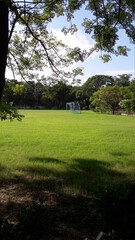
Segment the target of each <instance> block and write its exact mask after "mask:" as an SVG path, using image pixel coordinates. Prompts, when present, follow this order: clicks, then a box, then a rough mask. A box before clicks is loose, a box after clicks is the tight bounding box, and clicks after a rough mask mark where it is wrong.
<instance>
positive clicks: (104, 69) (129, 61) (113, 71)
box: [49, 9, 135, 83]
mask: <svg viewBox="0 0 135 240" xmlns="http://www.w3.org/2000/svg"><path fill="white" fill-rule="evenodd" d="M85 17H88V18H90V17H91V16H90V12H88V11H84V9H81V10H80V11H78V12H76V13H75V17H74V19H73V20H72V23H75V24H76V25H77V27H78V32H77V33H75V34H74V36H71V35H70V34H69V35H67V36H66V37H65V36H64V34H63V35H62V33H61V29H62V27H63V26H64V25H65V26H69V23H67V22H66V18H65V17H59V18H55V19H54V21H53V22H52V23H51V24H50V26H49V27H50V29H51V30H52V32H53V33H54V35H56V37H57V38H58V39H59V38H61V39H62V40H63V41H65V43H69V45H70V46H72V45H73V47H74V46H76V45H75V44H79V46H80V47H81V49H82V48H83V46H84V48H85V49H88V47H91V45H92V44H93V40H92V39H91V37H90V35H88V34H85V32H84V28H83V26H82V25H81V23H82V21H83V19H84V18H85ZM119 34H120V40H119V41H118V45H126V46H127V47H128V48H129V49H130V51H129V52H128V57H123V56H118V57H116V56H112V60H111V61H109V62H108V63H103V62H102V60H101V59H100V58H99V56H100V55H99V54H97V53H96V54H93V55H91V56H90V57H89V58H88V59H87V60H86V61H85V62H84V63H80V62H79V63H78V64H75V67H78V66H79V67H83V68H84V70H83V72H84V76H82V77H80V78H81V79H82V83H83V82H84V81H86V80H87V79H88V77H91V76H93V75H97V74H98V75H99V74H104V75H112V76H114V75H118V74H132V75H133V76H134V77H135V46H134V45H133V44H131V43H130V41H129V39H128V38H127V36H126V34H125V32H124V30H120V32H119ZM65 39H66V40H65Z"/></svg>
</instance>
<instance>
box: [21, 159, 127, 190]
mask: <svg viewBox="0 0 135 240" xmlns="http://www.w3.org/2000/svg"><path fill="white" fill-rule="evenodd" d="M30 162H31V164H29V165H28V166H26V167H25V166H24V167H23V168H22V169H21V170H22V171H23V172H24V173H25V174H26V175H28V176H31V177H32V178H33V183H34V182H35V183H36V180H34V179H35V177H37V178H38V179H39V182H41V184H43V182H44V179H45V182H46V181H51V178H55V183H54V184H53V188H54V191H55V187H56V189H57V190H58V188H59V184H60V182H61V184H60V188H59V190H60V192H61V191H63V188H64V187H66V188H69V189H71V191H73V192H74V191H75V192H79V193H81V194H82V193H83V194H91V193H95V192H97V191H99V190H100V189H105V188H106V187H108V186H114V187H115V186H118V185H120V184H122V183H123V184H126V183H128V181H129V179H128V176H127V175H126V174H125V173H122V172H120V171H116V170H114V169H112V164H111V163H110V162H104V161H98V160H96V159H74V160H73V161H72V163H68V162H67V163H66V162H63V161H61V160H59V159H52V158H49V159H48V158H37V160H36V158H33V159H31V160H30ZM39 163H40V164H39ZM48 163H53V167H52V165H48ZM63 164H64V165H63ZM62 165H63V168H61V166H62ZM19 170H20V169H19ZM48 179H49V180H48ZM27 183H29V182H27ZM46 187H47V186H46ZM62 187H63V188H62ZM48 190H50V189H48ZM51 190H52V185H51Z"/></svg>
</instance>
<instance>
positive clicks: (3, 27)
mask: <svg viewBox="0 0 135 240" xmlns="http://www.w3.org/2000/svg"><path fill="white" fill-rule="evenodd" d="M7 53H8V6H7V5H6V3H5V1H4V0H0V101H1V97H2V92H3V89H4V86H5V70H6V65H7Z"/></svg>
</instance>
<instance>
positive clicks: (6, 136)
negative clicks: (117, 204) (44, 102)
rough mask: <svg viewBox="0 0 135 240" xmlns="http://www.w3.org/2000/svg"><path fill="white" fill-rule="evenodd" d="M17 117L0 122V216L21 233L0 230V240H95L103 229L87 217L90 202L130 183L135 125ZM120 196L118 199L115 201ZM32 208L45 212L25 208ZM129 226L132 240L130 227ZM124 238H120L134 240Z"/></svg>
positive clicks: (95, 117) (33, 113) (48, 114)
mask: <svg viewBox="0 0 135 240" xmlns="http://www.w3.org/2000/svg"><path fill="white" fill-rule="evenodd" d="M21 113H22V114H24V115H25V118H24V119H23V120H22V122H17V121H16V120H15V121H13V122H9V121H3V122H0V212H1V215H2V216H4V217H7V216H8V219H11V221H10V222H13V223H14V219H16V220H15V222H19V224H20V225H21V224H22V225H21V230H20V225H17V226H16V227H15V226H14V225H13V228H11V226H10V227H9V226H8V227H7V225H6V224H7V222H4V223H3V224H5V225H4V226H5V228H4V227H2V235H1V233H0V238H1V239H4V240H6V239H8V240H9V239H10V238H9V236H11V237H12V238H11V239H20V240H21V239H22V240H23V239H30V240H34V239H36V240H39V239H47V240H55V239H56V240H63V239H66V240H71V239H72V240H78V239H79V240H81V239H83V240H84V239H85V238H88V239H96V236H97V234H98V233H99V231H101V223H102V221H101V220H100V221H99V215H100V214H99V213H97V215H96V218H95V217H93V207H92V209H91V205H90V204H91V201H92V199H94V198H95V197H96V196H98V195H97V194H99V193H100V192H102V191H103V190H104V191H105V192H106V189H113V190H114V191H115V189H116V188H119V186H122V187H123V186H124V187H126V186H129V185H130V184H131V185H134V182H135V144H134V143H135V118H134V117H131V116H118V115H117V116H116V115H114V116H112V115H103V114H97V113H93V112H91V111H83V112H82V113H81V114H72V113H71V112H66V111H64V110H63V111H51V110H50V111H49V110H48V111H47V110H23V111H21ZM107 191H108V190H107ZM120 191H121V190H120ZM120 191H119V192H118V194H116V195H117V196H116V199H117V198H118V199H121V197H119V195H120V196H121V193H120ZM123 191H124V190H122V192H123ZM126 191H127V190H126ZM116 193H117V192H116ZM129 193H130V192H129ZM122 194H123V193H122ZM125 194H128V192H126V193H125V192H124V196H127V195H125ZM111 196H113V195H111ZM109 197H110V194H109ZM112 199H113V200H108V197H107V201H106V203H105V204H107V206H108V201H112V202H111V203H110V202H109V204H110V206H111V204H112V209H113V211H114V201H115V200H114V199H115V198H114V197H112ZM131 200H132V199H131ZM33 201H34V202H36V204H39V203H42V204H43V205H42V206H43V207H41V206H37V205H34V209H33V207H32V209H31V208H30V207H28V208H27V206H29V205H30V204H31V203H32V202H33ZM103 203H104V201H103ZM132 203H133V201H132ZM124 204H125V199H124ZM105 206H106V205H105ZM128 206H129V207H130V198H129V202H128ZM24 207H25V214H24V211H23V213H22V215H21V217H18V215H17V214H18V212H20V209H22V208H24ZM106 208H107V209H108V207H105V209H106ZM41 209H42V210H41ZM110 209H111V207H109V211H110ZM124 209H127V207H126V208H125V207H124ZM130 210H131V213H132V212H133V210H132V209H130ZM94 212H95V209H94ZM116 212H118V211H117V208H116ZM122 212H123V210H122ZM127 212H130V211H129V210H128V211H127ZM32 214H33V215H32ZM46 214H47V215H46ZM126 214H127V213H126ZM1 215H0V217H1ZM103 215H104V214H103ZM119 215H120V219H124V218H123V216H121V213H120V214H119ZM130 215H131V214H130ZM9 216H10V218H9ZM35 216H36V217H35ZM109 216H110V212H109ZM28 219H29V220H28ZM30 219H32V220H30ZM33 219H35V220H33ZM115 219H119V218H118V217H115ZM127 219H128V222H129V229H128V231H130V232H131V231H132V230H130V228H131V227H132V226H131V223H132V222H134V221H133V220H132V219H131V221H130V220H129V217H127ZM27 220H28V221H27ZM37 221H38V223H37ZM103 221H104V220H103ZM1 222H2V221H1ZM39 222H40V224H39ZM118 222H121V220H118ZM50 223H51V224H50ZM8 224H9V225H10V224H11V223H8ZM30 224H32V225H30ZM33 224H34V225H33ZM48 224H49V225H48ZM2 226H3V225H2ZM18 226H19V228H18ZM22 226H23V227H22ZM46 226H49V227H48V228H49V230H46ZM50 226H53V229H52V228H51V229H50ZM118 226H119V223H118ZM126 226H127V223H126ZM123 228H125V227H123V225H122V226H121V228H120V226H119V227H118V230H119V229H122V233H124V234H125V232H123ZM3 229H6V230H3ZM7 229H8V230H7ZM11 229H12V231H11ZM31 229H32V231H31ZM15 231H16V232H15ZM35 231H36V232H35ZM128 231H127V235H126V234H125V235H124V236H126V237H127V236H128V240H132V236H131V237H130V234H129V232H128ZM20 232H21V234H22V238H20V235H19V234H20ZM39 233H40V235H41V238H40V237H39ZM5 234H6V235H5ZM17 234H18V235H17ZM44 234H45V237H44V238H43V236H44ZM5 236H7V238H6V237H5ZM15 236H17V237H16V238H15ZM36 236H37V237H36ZM126 237H125V238H122V237H121V238H120V239H122V240H123V239H124V240H125V239H127V238H126Z"/></svg>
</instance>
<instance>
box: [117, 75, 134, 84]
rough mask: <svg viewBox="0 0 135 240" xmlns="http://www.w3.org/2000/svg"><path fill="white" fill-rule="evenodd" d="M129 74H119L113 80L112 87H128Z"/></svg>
mask: <svg viewBox="0 0 135 240" xmlns="http://www.w3.org/2000/svg"><path fill="white" fill-rule="evenodd" d="M131 76H132V75H131V74H121V75H118V77H116V78H115V80H114V85H115V86H119V87H126V86H129V85H130V78H131Z"/></svg>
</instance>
